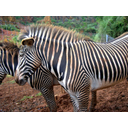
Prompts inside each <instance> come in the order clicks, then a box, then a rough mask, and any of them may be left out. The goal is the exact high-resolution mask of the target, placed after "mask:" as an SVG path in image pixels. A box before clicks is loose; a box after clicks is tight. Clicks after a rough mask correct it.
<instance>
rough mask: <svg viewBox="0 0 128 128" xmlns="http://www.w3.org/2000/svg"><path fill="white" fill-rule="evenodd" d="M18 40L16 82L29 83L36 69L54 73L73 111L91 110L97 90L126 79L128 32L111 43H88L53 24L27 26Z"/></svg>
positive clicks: (78, 35) (127, 74) (77, 34)
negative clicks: (66, 94)
mask: <svg viewBox="0 0 128 128" xmlns="http://www.w3.org/2000/svg"><path fill="white" fill-rule="evenodd" d="M19 39H21V40H22V47H21V48H20V52H19V62H18V66H17V69H16V74H15V80H16V82H17V83H20V84H24V83H26V81H27V79H28V77H30V76H31V75H32V74H33V72H34V70H35V69H37V68H38V67H40V65H41V64H42V65H43V67H44V68H45V69H46V70H47V71H48V72H51V73H52V74H53V75H54V76H55V77H56V78H57V80H58V82H59V83H60V85H62V86H63V87H64V89H65V90H66V91H67V92H68V93H69V95H70V97H71V100H72V103H73V107H74V111H87V110H88V100H89V93H90V92H91V93H92V103H91V107H90V111H93V109H94V107H95V105H96V91H97V90H100V89H103V88H107V87H110V86H112V85H115V84H116V83H118V82H121V81H123V80H124V79H125V78H127V76H128V73H127V70H128V61H127V54H128V33H125V34H123V35H121V36H119V37H118V38H116V39H114V40H112V41H110V42H109V43H95V42H94V41H92V40H90V39H88V40H85V38H84V37H83V36H81V34H79V33H76V32H74V31H72V30H68V29H65V28H61V27H58V26H53V25H32V26H28V27H26V28H25V29H24V30H23V31H22V32H21V34H20V35H19Z"/></svg>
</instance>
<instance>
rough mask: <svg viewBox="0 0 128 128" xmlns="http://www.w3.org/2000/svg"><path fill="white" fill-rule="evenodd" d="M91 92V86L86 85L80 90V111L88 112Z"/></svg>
mask: <svg viewBox="0 0 128 128" xmlns="http://www.w3.org/2000/svg"><path fill="white" fill-rule="evenodd" d="M82 90H83V89H82ZM89 92H90V86H86V87H85V88H84V91H81V92H79V95H78V102H79V111H80V112H86V111H87V109H88V101H89Z"/></svg>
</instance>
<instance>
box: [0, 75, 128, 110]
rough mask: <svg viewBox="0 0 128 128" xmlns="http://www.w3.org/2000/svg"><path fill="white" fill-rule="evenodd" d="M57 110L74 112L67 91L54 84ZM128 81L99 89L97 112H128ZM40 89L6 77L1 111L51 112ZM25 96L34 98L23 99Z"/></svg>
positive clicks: (0, 89)
mask: <svg viewBox="0 0 128 128" xmlns="http://www.w3.org/2000/svg"><path fill="white" fill-rule="evenodd" d="M54 92H55V98H56V104H57V112H73V107H72V103H71V101H70V97H69V95H68V94H67V93H63V94H62V93H61V87H60V86H54ZM127 92H128V81H126V80H125V81H123V82H121V83H118V84H117V85H114V86H112V87H109V88H106V89H102V90H99V91H97V105H96V107H95V112H128V93H127ZM38 93H39V91H37V90H35V89H32V88H31V87H30V85H29V84H26V85H24V86H19V85H18V84H16V83H14V77H6V78H5V80H4V81H3V83H2V85H0V111H1V112H13V111H14V112H19V111H20V112H49V108H48V106H47V104H46V102H45V100H44V98H43V96H36V94H38ZM24 96H30V97H31V96H32V98H30V97H29V98H27V99H25V100H23V101H22V100H21V99H23V97H24ZM89 102H90V99H89Z"/></svg>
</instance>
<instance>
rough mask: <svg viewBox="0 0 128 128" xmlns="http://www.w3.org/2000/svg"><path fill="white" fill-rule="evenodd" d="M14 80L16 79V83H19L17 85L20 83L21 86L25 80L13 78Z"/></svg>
mask: <svg viewBox="0 0 128 128" xmlns="http://www.w3.org/2000/svg"><path fill="white" fill-rule="evenodd" d="M15 81H16V83H17V84H19V85H21V86H23V85H25V84H26V82H27V81H26V80H25V79H20V80H19V79H15Z"/></svg>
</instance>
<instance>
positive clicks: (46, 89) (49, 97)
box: [41, 86, 57, 112]
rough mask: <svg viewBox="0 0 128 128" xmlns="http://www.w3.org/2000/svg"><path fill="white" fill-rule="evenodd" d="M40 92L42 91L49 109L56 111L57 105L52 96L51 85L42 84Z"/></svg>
mask: <svg viewBox="0 0 128 128" xmlns="http://www.w3.org/2000/svg"><path fill="white" fill-rule="evenodd" d="M41 93H42V95H43V97H44V98H45V100H46V102H47V104H48V106H49V109H50V111H51V112H56V111H57V107H56V102H55V98H54V91H53V86H50V87H48V86H45V87H44V86H43V88H42V89H41Z"/></svg>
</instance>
